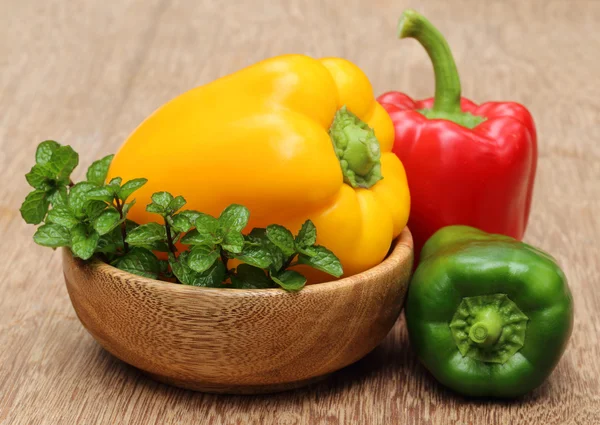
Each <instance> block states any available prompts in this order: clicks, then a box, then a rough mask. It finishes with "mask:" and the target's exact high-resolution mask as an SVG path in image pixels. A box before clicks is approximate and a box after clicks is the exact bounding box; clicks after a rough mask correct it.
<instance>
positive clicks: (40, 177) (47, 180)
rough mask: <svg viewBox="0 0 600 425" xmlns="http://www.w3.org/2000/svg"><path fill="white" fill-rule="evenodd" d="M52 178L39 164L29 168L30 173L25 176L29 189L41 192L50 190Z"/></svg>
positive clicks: (50, 173) (48, 171) (49, 172)
mask: <svg viewBox="0 0 600 425" xmlns="http://www.w3.org/2000/svg"><path fill="white" fill-rule="evenodd" d="M52 178H53V175H52V172H51V171H50V170H48V169H47V168H46V167H44V166H43V165H39V164H35V165H34V166H33V167H32V168H31V171H30V172H29V173H27V174H25V179H26V180H27V183H29V185H30V186H31V187H33V188H35V189H41V190H49V189H50V188H52V183H53V182H52V180H51V179H52Z"/></svg>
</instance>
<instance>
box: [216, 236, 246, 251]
mask: <svg viewBox="0 0 600 425" xmlns="http://www.w3.org/2000/svg"><path fill="white" fill-rule="evenodd" d="M221 246H222V247H223V249H224V250H226V251H229V252H231V253H233V254H239V253H240V252H242V250H243V249H244V236H242V234H241V233H240V232H236V231H232V232H229V233H228V234H226V235H225V238H223V242H222V243H221Z"/></svg>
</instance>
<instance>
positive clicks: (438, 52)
mask: <svg viewBox="0 0 600 425" xmlns="http://www.w3.org/2000/svg"><path fill="white" fill-rule="evenodd" d="M398 37H400V38H414V39H415V40H417V41H418V42H419V43H421V45H422V46H423V47H424V48H425V50H426V51H427V54H428V55H429V58H430V59H431V62H432V64H433V70H434V73H435V99H434V102H433V108H432V111H434V112H442V113H449V114H452V113H460V112H461V109H460V92H461V89H460V78H459V76H458V70H457V69H456V63H455V62H454V57H453V56H452V52H451V51H450V46H448V42H447V41H446V39H445V38H444V36H443V35H442V34H441V33H440V32H439V31H438V30H437V28H436V27H434V26H433V24H432V23H431V22H429V21H428V20H427V19H426V18H425V17H424V16H423V15H421V14H420V13H418V12H417V11H415V10H412V9H407V10H405V11H404V12H403V13H402V16H401V17H400V22H398Z"/></svg>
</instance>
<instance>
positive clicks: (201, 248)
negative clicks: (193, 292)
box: [188, 245, 220, 273]
mask: <svg viewBox="0 0 600 425" xmlns="http://www.w3.org/2000/svg"><path fill="white" fill-rule="evenodd" d="M219 256H220V251H219V247H217V246H208V245H196V246H194V247H193V248H192V250H191V251H190V254H189V255H188V266H189V267H190V268H191V269H192V270H194V271H195V272H198V273H202V272H204V271H206V270H208V268H210V267H211V266H212V265H213V264H214V262H215V261H216V260H217V258H219Z"/></svg>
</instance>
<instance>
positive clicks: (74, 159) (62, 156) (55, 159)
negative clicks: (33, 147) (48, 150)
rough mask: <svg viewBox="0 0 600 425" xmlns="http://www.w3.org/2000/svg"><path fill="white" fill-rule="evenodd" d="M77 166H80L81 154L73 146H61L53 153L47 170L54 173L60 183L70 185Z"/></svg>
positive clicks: (47, 164)
mask: <svg viewBox="0 0 600 425" xmlns="http://www.w3.org/2000/svg"><path fill="white" fill-rule="evenodd" d="M77 164H79V154H78V153H77V152H75V151H74V150H73V148H72V147H71V146H60V147H59V148H57V149H56V150H55V151H54V152H52V157H51V158H50V161H48V162H47V163H46V168H48V170H50V171H52V174H53V175H54V176H55V178H56V180H57V181H58V182H59V183H62V184H68V183H69V177H70V175H71V173H72V172H73V170H74V169H75V167H77Z"/></svg>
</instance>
